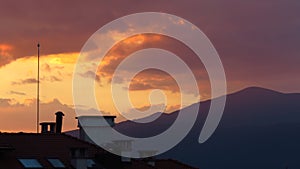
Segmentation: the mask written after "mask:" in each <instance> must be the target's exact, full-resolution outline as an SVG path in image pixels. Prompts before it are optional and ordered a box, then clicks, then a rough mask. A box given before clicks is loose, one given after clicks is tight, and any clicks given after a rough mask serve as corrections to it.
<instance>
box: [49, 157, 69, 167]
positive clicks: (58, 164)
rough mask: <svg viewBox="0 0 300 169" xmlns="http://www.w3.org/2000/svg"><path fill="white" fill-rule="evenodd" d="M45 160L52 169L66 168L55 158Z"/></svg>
mask: <svg viewBox="0 0 300 169" xmlns="http://www.w3.org/2000/svg"><path fill="white" fill-rule="evenodd" d="M47 160H48V161H49V163H50V164H51V165H52V166H53V167H54V168H66V167H65V165H64V164H63V163H62V162H61V161H60V160H59V159H57V158H48V159H47Z"/></svg>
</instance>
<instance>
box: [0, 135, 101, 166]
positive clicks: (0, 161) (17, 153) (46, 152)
mask: <svg viewBox="0 0 300 169" xmlns="http://www.w3.org/2000/svg"><path fill="white" fill-rule="evenodd" d="M0 147H6V149H8V148H9V147H10V148H11V149H12V150H11V151H10V152H2V153H1V154H0V166H1V167H4V168H15V169H18V168H23V166H22V165H21V163H20V162H19V161H18V159H22V158H25V159H26V158H33V159H37V160H38V161H39V162H40V163H41V164H42V166H43V167H44V168H52V166H51V164H50V163H49V162H48V161H47V158H58V159H60V160H61V161H62V163H63V164H64V165H65V166H66V167H67V168H71V164H70V161H71V155H70V154H71V151H70V150H71V149H72V148H85V149H87V156H88V157H91V158H93V157H94V156H95V154H96V153H103V152H104V150H103V149H101V148H99V147H97V146H95V145H93V144H90V143H87V142H85V141H82V140H79V139H77V138H74V137H71V136H68V135H65V134H55V133H45V134H35V133H0Z"/></svg>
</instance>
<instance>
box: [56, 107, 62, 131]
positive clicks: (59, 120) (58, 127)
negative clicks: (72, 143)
mask: <svg viewBox="0 0 300 169" xmlns="http://www.w3.org/2000/svg"><path fill="white" fill-rule="evenodd" d="M55 115H56V130H55V131H56V133H61V129H62V120H63V116H64V114H63V113H62V112H61V111H59V112H56V113H55Z"/></svg>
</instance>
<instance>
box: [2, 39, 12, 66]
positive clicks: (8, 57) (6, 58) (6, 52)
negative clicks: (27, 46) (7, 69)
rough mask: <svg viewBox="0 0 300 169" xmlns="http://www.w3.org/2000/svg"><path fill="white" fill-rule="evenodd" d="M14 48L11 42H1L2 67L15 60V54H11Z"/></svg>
mask: <svg viewBox="0 0 300 169" xmlns="http://www.w3.org/2000/svg"><path fill="white" fill-rule="evenodd" d="M12 50H13V46H11V45H9V44H0V58H1V60H0V67H1V66H3V65H5V64H7V63H10V62H11V61H12V60H13V56H12V54H11V52H12Z"/></svg>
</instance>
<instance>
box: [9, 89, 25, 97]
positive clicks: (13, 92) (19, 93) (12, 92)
mask: <svg viewBox="0 0 300 169" xmlns="http://www.w3.org/2000/svg"><path fill="white" fill-rule="evenodd" d="M9 93H10V94H16V95H21V96H25V95H26V93H23V92H17V91H13V90H11V91H10V92H9Z"/></svg>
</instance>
